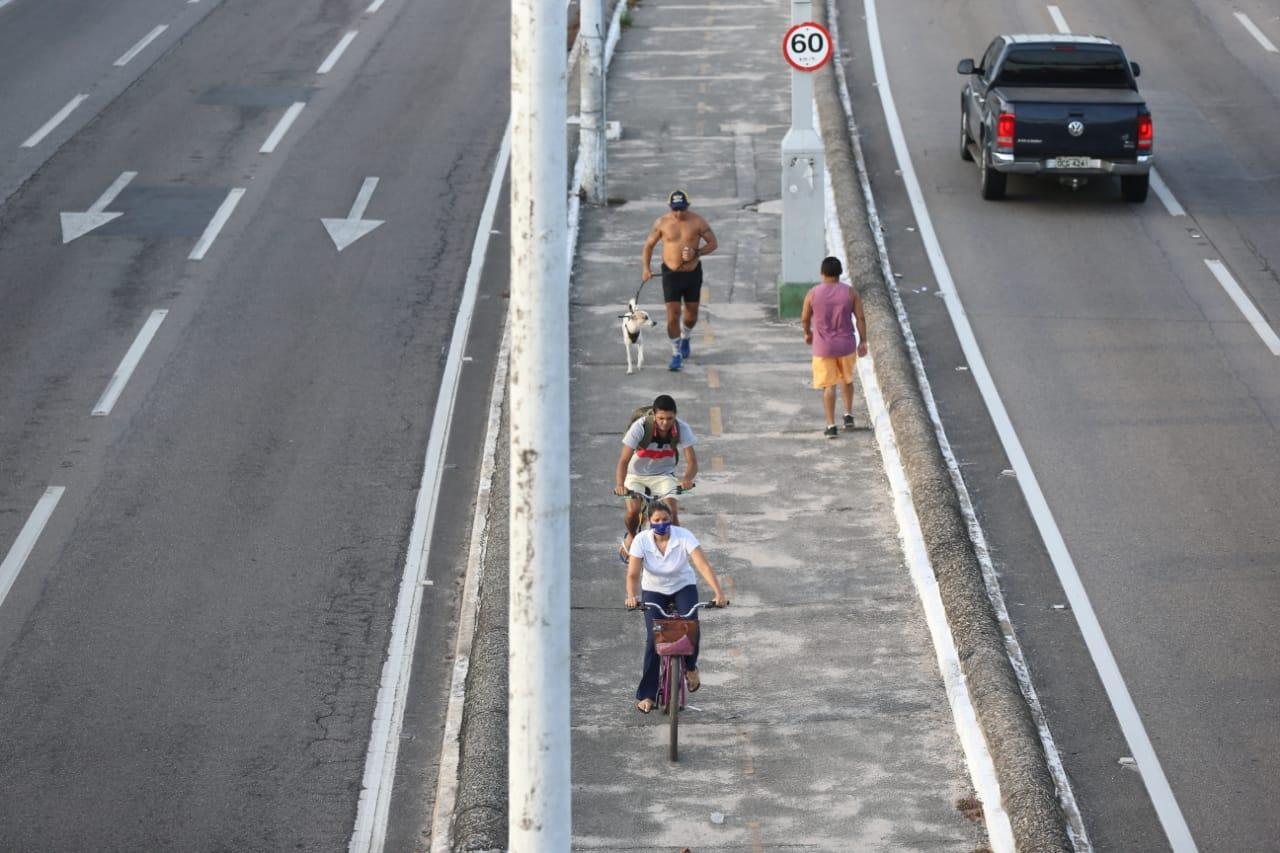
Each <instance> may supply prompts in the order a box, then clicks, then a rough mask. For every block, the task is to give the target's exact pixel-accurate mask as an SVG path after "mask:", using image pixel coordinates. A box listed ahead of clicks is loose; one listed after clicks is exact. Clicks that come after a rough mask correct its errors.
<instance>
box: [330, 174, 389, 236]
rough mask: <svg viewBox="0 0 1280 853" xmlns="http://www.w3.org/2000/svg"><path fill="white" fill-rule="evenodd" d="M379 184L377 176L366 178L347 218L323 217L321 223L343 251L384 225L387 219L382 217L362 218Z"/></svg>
mask: <svg viewBox="0 0 1280 853" xmlns="http://www.w3.org/2000/svg"><path fill="white" fill-rule="evenodd" d="M377 186H378V179H377V178H365V179H364V183H362V184H361V185H360V191H359V192H357V193H356V200H355V203H354V204H352V205H351V212H350V213H348V214H347V218H346V219H321V220H320V224H321V225H323V226H324V229H325V230H326V231H328V232H329V237H330V239H332V240H333V245H334V246H336V247H337V249H338V251H339V252H341V251H342V250H343V249H345V248H347V247H348V246H350V245H351V244H352V243H354V242H355V241H357V240H359V239H360V238H361V237H363V236H364V235H366V234H368V233H369V232H370V231H372V230H373V229H375V228H377V227H378V226H379V225H382V224H383V222H384V221H385V220H382V219H362V218H361V217H363V216H364V212H365V209H366V208H368V206H369V201H370V199H372V198H373V191H374V190H375V189H376V188H377Z"/></svg>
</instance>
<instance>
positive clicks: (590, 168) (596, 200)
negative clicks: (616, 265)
mask: <svg viewBox="0 0 1280 853" xmlns="http://www.w3.org/2000/svg"><path fill="white" fill-rule="evenodd" d="M621 2H626V0H621ZM578 20H579V26H578V37H579V38H580V39H581V40H582V62H581V64H580V65H579V66H578V68H579V71H578V74H579V75H580V77H581V83H582V94H581V96H580V97H579V100H578V103H579V109H578V112H579V120H580V121H581V124H579V125H578V136H579V138H580V142H581V151H582V189H583V190H584V191H585V192H586V194H587V203H588V204H604V203H605V183H606V175H607V173H608V154H607V152H606V150H605V149H606V143H605V89H604V86H605V82H604V0H581V2H580V4H579V19H578Z"/></svg>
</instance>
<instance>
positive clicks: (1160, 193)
mask: <svg viewBox="0 0 1280 853" xmlns="http://www.w3.org/2000/svg"><path fill="white" fill-rule="evenodd" d="M1151 189H1153V190H1155V191H1156V197H1157V198H1159V199H1160V202H1161V204H1163V205H1164V209H1165V210H1167V211H1169V215H1170V216H1186V215H1187V211H1186V210H1184V209H1183V207H1182V205H1180V204H1178V200H1177V199H1176V198H1174V197H1173V190H1171V189H1169V186H1168V185H1167V184H1166V183H1165V182H1164V178H1162V177H1160V173H1159V172H1157V171H1156V170H1155V167H1154V166H1153V167H1152V168H1151Z"/></svg>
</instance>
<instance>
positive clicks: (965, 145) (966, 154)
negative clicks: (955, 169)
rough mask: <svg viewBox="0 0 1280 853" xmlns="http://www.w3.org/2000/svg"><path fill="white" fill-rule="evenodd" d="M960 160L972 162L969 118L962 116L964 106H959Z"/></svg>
mask: <svg viewBox="0 0 1280 853" xmlns="http://www.w3.org/2000/svg"><path fill="white" fill-rule="evenodd" d="M960 159H961V160H964V161H965V162H972V161H973V152H972V151H970V150H969V117H968V116H967V115H965V114H964V105H963V104H962V105H961V106H960Z"/></svg>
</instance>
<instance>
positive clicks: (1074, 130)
mask: <svg viewBox="0 0 1280 853" xmlns="http://www.w3.org/2000/svg"><path fill="white" fill-rule="evenodd" d="M1067 133H1069V134H1071V135H1072V136H1079V135H1080V134H1082V133H1084V122H1082V121H1069V122H1067Z"/></svg>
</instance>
